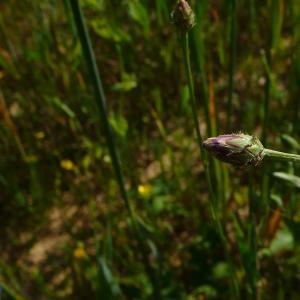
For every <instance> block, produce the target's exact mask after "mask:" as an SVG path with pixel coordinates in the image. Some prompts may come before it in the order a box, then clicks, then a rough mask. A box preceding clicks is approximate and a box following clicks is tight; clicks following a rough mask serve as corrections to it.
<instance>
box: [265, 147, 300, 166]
mask: <svg viewBox="0 0 300 300" xmlns="http://www.w3.org/2000/svg"><path fill="white" fill-rule="evenodd" d="M265 158H269V159H272V160H280V161H287V162H295V163H300V155H297V154H292V153H286V152H280V151H275V150H271V149H265Z"/></svg>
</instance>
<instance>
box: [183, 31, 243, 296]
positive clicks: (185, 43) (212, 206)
mask: <svg viewBox="0 0 300 300" xmlns="http://www.w3.org/2000/svg"><path fill="white" fill-rule="evenodd" d="M181 38H182V50H183V56H184V66H185V72H186V78H187V81H188V87H189V92H190V101H191V107H192V114H193V121H194V127H195V130H196V136H197V142H198V147H199V153H200V158H201V159H202V161H203V165H204V172H205V177H206V181H207V185H208V189H209V194H210V196H211V201H210V202H209V203H210V210H211V214H212V219H213V220H214V222H215V224H216V227H217V232H218V233H219V237H220V239H221V242H222V244H223V248H224V250H225V256H226V259H227V261H228V263H229V265H230V272H231V280H232V287H233V290H234V291H233V292H234V294H235V299H239V286H238V281H237V278H236V275H235V272H234V268H233V263H232V260H231V257H230V250H229V246H228V243H227V239H226V236H225V233H224V230H223V227H222V224H221V221H220V217H219V214H218V212H217V203H216V197H215V194H214V191H213V187H212V182H211V176H210V166H209V161H208V157H207V155H206V152H205V151H204V148H203V139H202V136H201V133H200V128H199V119H198V115H197V106H196V96H195V89H194V81H193V77H192V70H191V62H190V50H189V35H188V33H185V34H184V35H183V36H182V37H181Z"/></svg>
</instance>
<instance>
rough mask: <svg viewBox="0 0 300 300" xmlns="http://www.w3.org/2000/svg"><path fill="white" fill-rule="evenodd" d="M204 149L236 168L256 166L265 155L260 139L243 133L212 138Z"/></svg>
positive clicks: (205, 143) (206, 142)
mask: <svg viewBox="0 0 300 300" xmlns="http://www.w3.org/2000/svg"><path fill="white" fill-rule="evenodd" d="M203 147H204V148H205V149H206V150H207V151H208V152H209V153H211V154H212V155H214V156H215V157H216V158H218V159H219V160H221V161H224V162H227V163H230V164H232V165H235V166H256V165H258V164H259V163H260V162H261V161H262V159H263V158H264V155H265V149H264V147H263V145H262V143H261V142H260V141H259V139H258V138H256V137H253V136H251V135H247V134H243V133H238V134H226V135H219V136H217V137H211V138H209V139H207V140H206V141H205V142H204V143H203Z"/></svg>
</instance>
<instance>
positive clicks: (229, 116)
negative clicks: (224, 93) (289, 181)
mask: <svg viewBox="0 0 300 300" xmlns="http://www.w3.org/2000/svg"><path fill="white" fill-rule="evenodd" d="M235 65H236V0H231V5H230V62H229V70H228V73H229V78H228V104H227V120H228V124H227V127H228V129H229V130H231V129H232V98H233V90H234V72H235Z"/></svg>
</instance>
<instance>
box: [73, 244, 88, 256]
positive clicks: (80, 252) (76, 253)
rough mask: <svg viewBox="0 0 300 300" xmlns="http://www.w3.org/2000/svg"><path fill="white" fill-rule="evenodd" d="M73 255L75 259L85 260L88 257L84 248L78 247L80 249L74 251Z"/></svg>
mask: <svg viewBox="0 0 300 300" xmlns="http://www.w3.org/2000/svg"><path fill="white" fill-rule="evenodd" d="M73 255H74V257H75V258H77V259H82V258H85V257H86V252H85V250H84V248H83V246H78V247H77V248H76V249H75V250H74V252H73Z"/></svg>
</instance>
